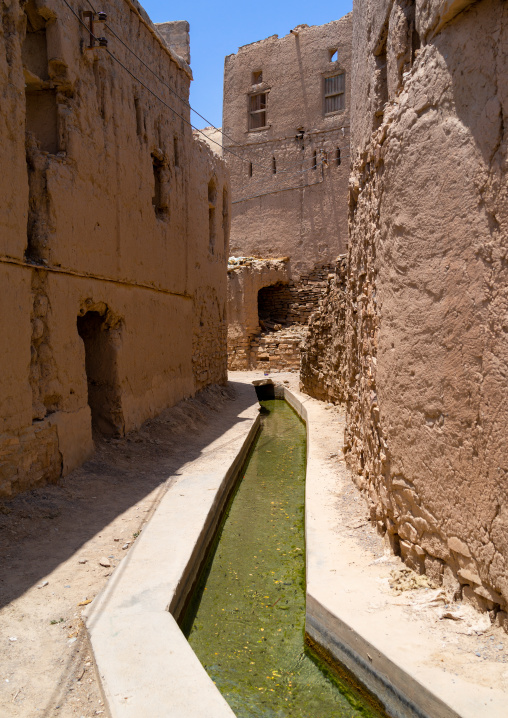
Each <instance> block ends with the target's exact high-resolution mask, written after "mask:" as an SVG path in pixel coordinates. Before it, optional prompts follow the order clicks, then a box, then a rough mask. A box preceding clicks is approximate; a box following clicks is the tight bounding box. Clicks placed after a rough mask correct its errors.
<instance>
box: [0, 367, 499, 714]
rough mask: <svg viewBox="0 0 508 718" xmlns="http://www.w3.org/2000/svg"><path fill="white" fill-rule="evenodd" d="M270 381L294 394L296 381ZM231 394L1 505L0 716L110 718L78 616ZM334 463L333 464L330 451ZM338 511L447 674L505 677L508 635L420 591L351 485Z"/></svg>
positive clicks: (183, 406)
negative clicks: (429, 638)
mask: <svg viewBox="0 0 508 718" xmlns="http://www.w3.org/2000/svg"><path fill="white" fill-rule="evenodd" d="M242 374H243V373H242ZM243 375H244V374H243ZM233 376H234V374H233ZM259 376H260V375H259V373H257V375H256V376H254V374H253V376H252V378H256V377H257V378H259ZM274 378H276V379H277V380H280V381H284V382H285V383H286V384H287V385H289V386H290V387H292V388H295V389H298V376H297V375H296V374H294V373H281V374H278V375H274ZM233 391H234V390H233V388H232V387H231V386H230V387H229V388H224V387H210V388H208V389H206V390H204V391H203V392H201V393H200V395H199V396H197V397H195V398H194V399H189V400H185V401H183V402H181V403H180V404H178V405H177V406H176V407H173V408H172V409H169V410H167V411H165V412H163V413H162V414H161V415H160V416H159V417H157V418H156V419H153V420H150V421H148V422H146V423H145V424H144V425H143V427H142V428H141V429H140V430H139V431H136V432H132V433H130V434H129V435H128V436H126V437H125V438H122V439H110V440H107V439H104V438H99V437H97V439H96V448H97V450H96V453H95V455H94V457H93V458H92V460H91V461H89V462H87V463H86V464H85V465H84V466H83V467H81V468H80V469H78V470H77V471H75V472H73V473H72V474H71V475H70V476H68V477H66V478H65V479H63V480H61V481H60V482H59V483H58V485H53V486H46V487H44V488H41V489H38V490H36V491H32V492H30V493H27V494H24V495H22V496H19V497H17V498H15V499H13V500H11V501H9V502H4V503H3V504H0V717H1V718H18V717H19V718H32V716H34V717H35V716H40V717H41V718H42V717H44V718H46V717H48V718H49V717H50V716H51V717H54V716H55V717H56V716H58V717H60V718H71V717H74V716H78V717H81V716H82V717H84V718H90V717H91V716H97V715H103V716H107V715H108V713H107V710H106V708H105V706H104V703H103V699H102V696H101V692H100V687H99V684H98V681H97V678H96V674H95V666H94V663H93V658H92V654H91V650H90V647H89V644H88V641H87V637H86V631H85V628H84V625H83V622H82V618H81V612H82V610H83V608H84V605H86V604H87V602H89V601H91V600H92V599H93V598H94V597H95V596H96V595H97V594H98V593H99V592H100V590H101V589H102V588H103V587H104V585H105V584H106V582H107V581H108V579H109V577H110V576H111V575H112V573H113V572H114V570H115V569H116V567H117V566H118V565H119V563H120V561H121V560H122V558H123V557H124V556H125V555H126V554H127V553H128V551H129V549H130V547H131V546H132V544H133V542H134V541H135V540H136V537H137V536H138V535H139V532H140V531H142V529H143V525H144V524H145V523H146V522H147V521H148V520H149V519H150V517H151V515H152V513H153V511H154V510H155V508H156V506H157V504H158V502H159V501H160V499H161V497H162V495H163V493H164V492H165V491H166V489H167V487H168V478H167V477H168V476H171V475H172V474H174V473H175V471H176V470H177V469H178V468H179V467H180V466H182V464H183V463H185V462H186V461H189V460H191V459H192V458H194V456H193V455H192V452H191V453H190V452H189V448H188V444H189V443H192V442H189V441H188V439H189V437H193V441H194V444H195V443H196V438H198V439H199V437H201V436H202V437H203V445H205V444H206V443H207V442H208V441H209V440H210V436H211V435H213V431H214V426H215V425H216V424H217V421H216V417H217V413H218V412H219V411H220V410H221V407H224V404H225V402H228V401H229V399H230V398H231V396H232V392H233ZM329 420H330V422H337V425H339V424H340V422H341V421H343V414H342V410H341V409H340V408H338V407H333V406H331V405H330V406H329ZM329 461H331V462H334V461H337V454H335V453H333V451H332V452H331V453H330V456H329ZM337 508H338V510H339V511H340V514H341V522H342V525H343V527H344V530H346V531H347V532H348V535H349V536H352V537H354V538H355V540H356V541H357V542H358V545H359V548H360V547H361V548H362V550H367V551H368V552H369V553H370V554H371V556H372V562H375V563H378V562H386V563H387V564H388V565H389V566H390V567H392V570H393V580H392V581H391V583H392V585H389V582H387V585H386V586H385V587H384V591H385V592H386V595H387V597H391V599H390V600H393V596H394V595H400V601H401V605H403V606H404V608H403V610H404V611H410V612H411V613H412V615H414V617H415V620H418V621H424V622H425V623H426V625H427V626H428V629H429V630H431V631H434V632H435V634H436V641H437V642H438V643H439V645H440V646H441V648H442V652H441V654H440V655H437V654H436V661H440V662H442V663H443V664H444V665H443V667H445V668H447V669H448V670H455V669H457V670H459V664H460V666H461V669H460V670H464V669H466V670H465V672H466V673H467V672H468V671H469V670H471V671H474V673H475V675H476V676H478V675H479V674H484V676H482V678H481V680H482V682H487V683H488V681H489V680H492V668H493V664H494V663H495V664H498V665H497V672H499V670H500V669H501V670H503V669H504V667H503V666H501V665H499V664H504V663H508V636H507V635H506V633H504V632H503V631H502V630H501V629H499V628H496V627H494V626H491V625H490V621H489V619H488V616H486V615H482V614H478V613H476V612H475V611H473V609H471V608H469V607H468V606H467V605H463V604H453V605H449V604H448V603H447V601H446V599H445V598H444V597H443V595H442V592H440V590H439V589H434V588H433V587H431V586H429V585H428V584H426V583H425V580H424V581H423V583H421V582H420V583H419V581H420V577H417V576H416V574H413V573H412V572H409V571H408V570H407V569H405V567H404V565H403V564H402V563H401V562H400V560H399V559H397V558H396V557H394V556H391V555H390V554H389V552H388V551H387V549H386V546H385V544H384V543H383V540H382V539H381V538H380V537H379V536H378V534H377V533H376V532H375V530H374V529H373V528H372V527H371V526H370V524H369V523H368V521H367V508H366V505H365V503H364V500H363V499H362V497H361V496H360V495H359V493H358V492H357V490H356V488H355V487H354V485H353V484H351V487H350V488H349V489H348V490H347V492H346V493H345V494H343V495H341V496H340V497H338V504H337ZM102 564H110V565H109V566H108V565H102ZM372 610H373V611H375V610H376V606H375V605H373V606H372ZM447 613H448V614H450V616H448V617H446V614H447ZM452 614H453V616H452ZM452 648H453V650H451V649H452ZM452 654H453V655H452ZM443 657H444V658H443ZM506 668H507V671H506V678H508V666H506ZM502 676H503V678H504V677H505V676H504V673H502Z"/></svg>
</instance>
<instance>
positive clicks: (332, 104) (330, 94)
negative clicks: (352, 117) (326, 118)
mask: <svg viewBox="0 0 508 718" xmlns="http://www.w3.org/2000/svg"><path fill="white" fill-rule="evenodd" d="M345 77H346V76H345V74H344V73H341V74H340V75H332V77H325V115H327V114H329V113H331V112H338V111H339V110H343V109H344V108H345V106H346V103H345Z"/></svg>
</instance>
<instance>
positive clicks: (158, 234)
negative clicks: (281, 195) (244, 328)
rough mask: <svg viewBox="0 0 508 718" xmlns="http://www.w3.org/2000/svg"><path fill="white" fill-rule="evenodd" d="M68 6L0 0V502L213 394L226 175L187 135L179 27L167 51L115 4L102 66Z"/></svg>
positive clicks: (146, 26) (220, 349)
mask: <svg viewBox="0 0 508 718" xmlns="http://www.w3.org/2000/svg"><path fill="white" fill-rule="evenodd" d="M70 5H71V8H72V10H73V11H74V13H75V14H73V12H71V10H70V9H69V8H68V7H67V6H66V5H65V4H64V3H62V2H60V0H28V1H27V2H19V1H17V0H13V2H3V3H0V19H1V26H2V28H3V31H2V33H0V97H1V121H0V166H1V167H2V173H1V175H0V194H1V196H2V203H1V205H0V283H1V286H2V309H1V312H0V333H1V336H2V343H1V347H0V498H1V497H9V496H12V495H14V494H15V493H17V492H19V491H22V490H26V489H29V488H32V487H34V486H37V485H39V484H41V483H44V482H45V481H54V480H55V479H57V478H58V476H60V475H61V474H66V473H68V472H70V471H72V469H73V468H75V467H76V466H78V465H79V464H80V463H81V462H83V461H84V460H85V459H87V458H88V457H90V456H91V454H92V453H93V450H94V444H93V439H92V427H93V429H94V430H96V431H100V432H101V433H113V434H115V433H116V434H123V433H125V432H127V431H130V430H131V429H134V428H136V427H138V426H139V425H140V424H141V423H142V422H143V421H144V420H145V419H147V418H149V417H151V416H154V415H155V414H157V413H158V412H160V411H161V410H163V409H164V408H166V407H168V406H171V405H172V404H174V403H176V402H177V401H179V400H180V399H182V398H184V397H186V396H191V395H192V394H193V393H194V392H195V391H196V390H198V389H200V388H202V387H203V386H205V385H206V384H209V383H212V382H218V383H224V382H226V380H227V354H226V292H227V286H226V266H227V257H228V253H229V246H228V245H229V229H230V214H231V200H230V188H229V176H228V173H227V170H226V168H225V166H224V164H223V162H222V160H220V158H218V157H217V156H216V155H215V154H214V153H213V152H211V150H210V149H209V147H208V146H207V145H206V143H204V142H200V141H198V140H196V139H195V138H194V137H193V134H192V129H191V127H190V126H189V125H188V124H187V122H185V120H186V119H187V120H189V119H190V117H189V114H190V111H189V108H188V106H187V104H186V100H187V99H188V96H189V86H190V81H191V77H192V73H191V70H190V68H189V66H188V64H187V62H186V60H185V58H187V59H188V57H189V55H188V34H187V30H188V26H187V25H186V23H173V24H171V23H169V24H166V25H165V26H164V27H163V28H161V31H163V32H164V37H165V38H166V39H167V42H168V43H169V46H168V44H166V42H165V40H164V39H163V37H162V36H161V35H160V34H159V32H158V30H157V28H156V27H155V26H154V25H153V24H152V23H151V21H150V19H149V18H148V16H147V15H146V13H145V11H144V10H143V9H142V8H141V6H140V5H139V4H138V3H137V2H136V1H135V0H111V2H109V3H108V7H107V13H108V19H107V24H108V25H110V27H111V28H112V29H113V30H114V32H115V33H116V34H117V35H118V36H119V37H120V38H121V39H122V41H123V42H124V43H125V45H123V44H122V43H121V42H120V41H118V40H117V39H116V37H115V36H114V35H113V34H112V33H111V32H110V30H109V29H108V27H107V26H106V25H104V24H102V23H98V24H97V26H96V28H95V29H96V32H97V33H98V34H100V35H104V36H106V37H107V39H108V41H109V44H108V50H109V51H110V52H111V54H109V53H108V52H107V51H106V50H105V49H104V48H100V47H98V46H95V47H91V48H90V47H89V40H90V37H89V35H88V34H87V32H86V29H85V28H83V26H82V24H80V22H79V18H80V17H81V12H82V9H83V8H82V7H81V6H80V5H79V3H77V2H74V0H70ZM76 15H77V16H76ZM171 46H173V47H176V48H177V49H178V53H179V54H176V53H175V52H174V51H173V50H172V49H171ZM129 48H132V50H133V51H134V52H135V53H136V54H137V55H138V56H139V57H140V58H141V59H142V61H143V63H145V64H144V65H143V64H140V63H139V62H137V61H136V64H135V65H133V62H134V60H135V58H134V57H133V55H132V54H131V53H130V52H129ZM180 55H182V56H180ZM113 56H114V57H116V58H117V59H118V60H119V62H121V63H122V64H123V65H125V66H126V67H127V68H128V69H129V70H130V71H131V72H132V73H133V74H134V75H135V76H137V77H138V78H139V80H140V81H139V82H138V81H137V80H135V79H134V78H133V77H132V75H131V74H129V73H128V72H127V71H126V70H125V69H123V67H122V66H121V65H120V64H119V63H118V62H115V61H114V59H113ZM147 67H150V68H153V69H154V71H155V72H156V73H157V74H159V75H160V76H161V77H163V78H164V81H165V83H167V84H168V85H170V87H171V88H173V89H174V91H175V92H176V93H177V94H178V95H179V96H180V97H181V98H182V99H181V100H179V99H178V98H177V97H175V94H174V93H173V92H171V91H170V89H167V88H165V87H164V86H163V85H160V84H159V85H158V86H157V92H158V93H159V94H160V96H161V98H162V99H163V100H164V102H165V103H167V104H168V105H170V106H172V107H174V108H175V110H176V111H177V113H178V115H180V117H179V116H177V115H176V114H175V113H173V112H169V111H168V110H167V109H165V108H164V105H163V104H161V103H160V102H159V101H158V100H156V99H155V97H154V96H153V95H152V94H151V93H149V92H148V90H147V89H146V87H144V86H143V85H146V86H147V87H153V86H154V85H153V83H154V82H155V80H154V78H153V75H152V74H151V73H150V72H149V71H148V70H147ZM182 118H183V119H182Z"/></svg>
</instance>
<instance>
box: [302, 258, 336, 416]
mask: <svg viewBox="0 0 508 718" xmlns="http://www.w3.org/2000/svg"><path fill="white" fill-rule="evenodd" d="M346 303H347V260H346V256H345V255H342V256H341V257H339V258H338V260H337V263H336V266H335V271H334V272H333V273H330V274H328V281H327V286H326V291H325V293H324V295H323V296H322V298H321V299H320V301H319V304H318V308H317V309H316V311H315V312H314V314H312V316H311V317H310V320H309V323H308V328H307V333H306V335H305V339H304V341H303V343H302V349H301V364H300V387H301V389H302V390H303V391H304V392H305V393H306V394H309V395H310V396H313V397H315V398H316V399H320V400H321V401H329V402H332V403H334V404H339V403H343V402H345V401H346V397H347V379H346V377H347V370H346V347H345V337H346V326H345V323H346Z"/></svg>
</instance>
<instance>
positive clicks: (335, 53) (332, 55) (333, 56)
mask: <svg viewBox="0 0 508 718" xmlns="http://www.w3.org/2000/svg"><path fill="white" fill-rule="evenodd" d="M338 59H339V51H338V50H337V49H333V50H330V62H336V61H337V60H338Z"/></svg>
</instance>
